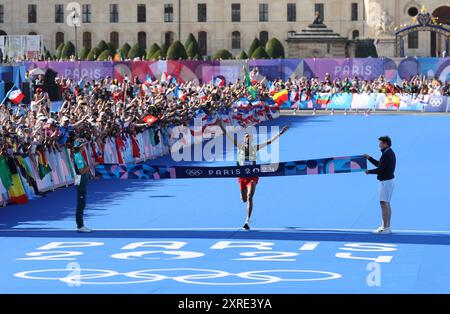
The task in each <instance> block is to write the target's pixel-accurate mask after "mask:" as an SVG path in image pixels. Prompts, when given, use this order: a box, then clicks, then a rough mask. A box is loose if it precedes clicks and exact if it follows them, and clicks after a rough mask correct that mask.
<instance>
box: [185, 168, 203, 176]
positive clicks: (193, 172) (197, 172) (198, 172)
mask: <svg viewBox="0 0 450 314" xmlns="http://www.w3.org/2000/svg"><path fill="white" fill-rule="evenodd" d="M186 173H187V174H188V175H190V176H191V177H198V176H199V175H201V174H202V173H203V170H197V169H188V170H186Z"/></svg>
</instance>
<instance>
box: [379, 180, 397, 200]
mask: <svg viewBox="0 0 450 314" xmlns="http://www.w3.org/2000/svg"><path fill="white" fill-rule="evenodd" d="M392 192H394V179H391V180H386V181H380V202H387V203H390V202H391V198H392Z"/></svg>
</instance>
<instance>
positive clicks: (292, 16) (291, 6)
mask: <svg viewBox="0 0 450 314" xmlns="http://www.w3.org/2000/svg"><path fill="white" fill-rule="evenodd" d="M296 20H297V5H296V4H295V3H288V4H287V21H288V22H295V21H296Z"/></svg>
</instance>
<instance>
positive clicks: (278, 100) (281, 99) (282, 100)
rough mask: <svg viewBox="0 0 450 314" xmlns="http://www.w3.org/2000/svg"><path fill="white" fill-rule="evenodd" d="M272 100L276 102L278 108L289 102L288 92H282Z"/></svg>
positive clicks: (276, 94)
mask: <svg viewBox="0 0 450 314" xmlns="http://www.w3.org/2000/svg"><path fill="white" fill-rule="evenodd" d="M272 99H273V100H274V101H275V102H276V104H277V105H278V106H281V105H282V104H284V103H285V102H286V101H288V91H287V90H282V91H281V92H278V93H275V94H274V95H273V97H272Z"/></svg>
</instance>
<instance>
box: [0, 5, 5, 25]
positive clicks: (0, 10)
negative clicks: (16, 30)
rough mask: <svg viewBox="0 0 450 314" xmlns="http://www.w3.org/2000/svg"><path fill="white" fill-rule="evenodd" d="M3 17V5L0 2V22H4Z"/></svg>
mask: <svg viewBox="0 0 450 314" xmlns="http://www.w3.org/2000/svg"><path fill="white" fill-rule="evenodd" d="M4 18H5V12H4V7H3V4H0V23H4V21H5V20H4Z"/></svg>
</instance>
